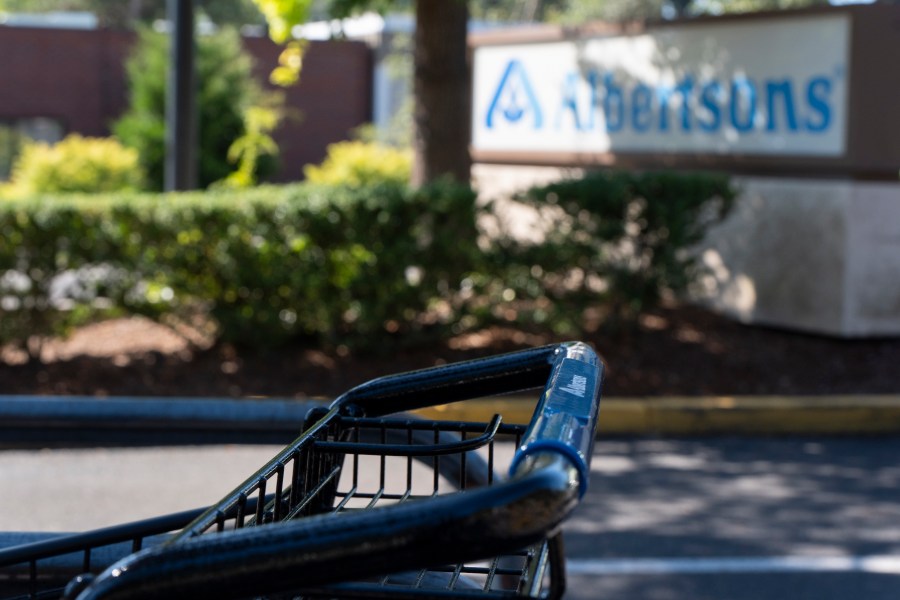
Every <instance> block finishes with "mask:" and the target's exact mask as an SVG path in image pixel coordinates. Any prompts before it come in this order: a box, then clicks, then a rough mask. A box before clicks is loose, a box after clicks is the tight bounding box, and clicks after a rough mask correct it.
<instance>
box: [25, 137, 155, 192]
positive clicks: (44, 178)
mask: <svg viewBox="0 0 900 600" xmlns="http://www.w3.org/2000/svg"><path fill="white" fill-rule="evenodd" d="M142 183H143V175H142V172H141V169H140V166H139V165H138V154H137V152H135V151H134V150H133V149H131V148H126V147H124V146H123V145H122V144H120V143H119V142H118V141H116V140H114V139H112V138H90V137H88V138H85V137H81V136H80V135H78V134H71V135H69V136H67V137H66V138H65V139H64V140H62V141H60V142H59V143H57V144H54V145H53V146H50V145H48V144H45V143H42V142H29V143H26V144H25V145H24V146H23V148H22V151H21V153H20V154H19V156H18V158H17V159H16V161H15V163H14V165H13V170H12V180H11V182H10V184H9V186H8V187H7V195H8V196H17V197H26V196H33V195H36V194H58V193H66V192H85V193H89V192H90V193H93V192H116V191H135V190H137V189H139V188H140V186H141V184H142Z"/></svg>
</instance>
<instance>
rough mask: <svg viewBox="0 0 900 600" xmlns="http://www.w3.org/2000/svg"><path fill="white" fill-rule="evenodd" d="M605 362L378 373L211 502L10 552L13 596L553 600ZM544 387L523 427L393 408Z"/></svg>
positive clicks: (546, 354)
mask: <svg viewBox="0 0 900 600" xmlns="http://www.w3.org/2000/svg"><path fill="white" fill-rule="evenodd" d="M601 371H602V369H601V364H600V361H599V360H598V358H597V356H596V354H595V353H594V352H593V351H592V350H591V349H590V348H589V347H588V346H586V345H584V344H581V343H577V342H576V343H569V344H561V345H553V346H546V347H543V348H536V349H531V350H525V351H521V352H515V353H510V354H505V355H499V356H494V357H490V358H486V359H479V360H474V361H466V362H461V363H456V364H452V365H446V366H441V367H435V368H431V369H424V370H421V371H414V372H410V373H403V374H399V375H392V376H388V377H383V378H380V379H376V380H373V381H371V382H369V383H366V384H363V385H361V386H359V387H357V388H354V389H352V390H350V391H349V392H347V393H346V394H344V395H342V396H341V397H339V398H338V399H337V400H335V402H334V403H332V404H331V406H330V407H328V408H322V409H317V410H314V411H313V412H311V413H310V415H309V417H308V419H307V424H306V427H305V428H304V431H303V433H302V434H301V435H300V437H299V438H297V439H296V440H295V441H294V442H293V443H291V444H290V445H288V446H287V447H286V448H284V449H283V450H282V451H281V452H280V453H278V455H277V456H275V457H274V458H273V459H272V460H271V461H269V462H268V463H267V464H266V465H264V466H263V467H262V468H261V469H259V470H258V471H257V472H256V473H254V474H253V475H251V476H250V477H249V478H248V479H247V480H246V481H245V482H244V483H243V484H241V485H240V486H238V487H237V488H236V489H235V490H233V491H232V492H231V493H230V494H228V495H227V496H226V497H224V498H223V499H222V500H220V501H219V502H217V503H216V504H214V505H212V506H211V507H209V508H208V509H205V510H197V511H187V512H184V513H178V514H175V515H167V516H162V517H158V518H156V519H150V520H146V521H141V522H138V523H131V524H125V525H120V526H116V527H111V528H107V529H103V530H97V531H92V532H87V533H82V534H74V535H69V536H63V537H59V538H54V539H49V540H43V541H39V542H36V543H32V544H26V545H21V546H17V547H13V548H9V549H5V550H0V598H23V599H24V598H59V597H60V596H61V595H63V596H64V597H65V598H78V599H79V600H92V599H99V598H134V599H136V598H206V597H210V598H212V597H215V598H260V597H265V598H273V599H274V598H404V597H410V598H413V597H414V598H469V597H476V596H477V597H487V598H509V597H530V598H546V597H553V598H558V597H560V596H561V595H562V593H563V591H564V589H565V569H564V558H563V553H562V544H561V536H560V534H559V527H560V525H561V523H562V521H563V520H564V519H565V518H566V516H567V515H568V514H569V513H570V512H571V511H572V510H573V509H574V508H575V506H577V504H578V501H579V500H580V498H581V497H582V496H583V495H584V493H585V491H586V489H587V483H588V475H589V471H590V468H589V463H590V458H591V450H592V446H593V439H594V433H595V429H596V424H597V415H598V411H599V393H600V380H601ZM541 386H543V388H544V392H543V394H542V395H541V398H540V400H539V402H538V404H537V407H536V409H535V413H534V416H533V418H532V420H531V423H530V424H527V425H510V424H504V423H503V422H502V417H501V416H500V415H496V416H495V417H494V418H493V419H492V420H491V421H490V422H489V423H462V422H447V421H430V420H421V419H416V418H413V417H409V416H406V415H403V414H398V413H403V411H409V410H414V409H417V408H424V407H427V406H432V405H438V404H445V403H448V402H455V401H460V400H466V399H470V398H475V397H484V396H490V395H496V394H500V393H509V392H515V391H520V390H524V389H530V388H535V387H541ZM501 466H503V467H505V472H504V471H501ZM73 576H75V578H74V579H72V577H73ZM70 580H71V581H70ZM67 582H69V583H68V586H67ZM63 588H65V592H64V593H63Z"/></svg>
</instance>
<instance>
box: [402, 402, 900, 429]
mask: <svg viewBox="0 0 900 600" xmlns="http://www.w3.org/2000/svg"><path fill="white" fill-rule="evenodd" d="M535 403H536V397H530V398H529V397H515V398H513V397H505V398H496V399H494V398H491V399H482V400H471V401H468V402H460V403H457V404H447V405H443V406H437V407H434V408H429V409H423V410H421V411H417V412H418V413H419V414H421V415H423V416H426V417H427V418H434V419H446V420H459V421H487V420H489V419H490V418H491V417H492V416H493V415H494V414H495V413H499V414H501V415H503V420H504V422H507V423H527V422H529V421H530V420H531V415H532V412H533V411H534V406H535ZM898 433H900V396H866V395H860V396H790V397H788V396H721V397H666V398H604V399H603V400H602V401H601V403H600V427H599V435H601V436H603V435H625V434H629V435H673V436H677V435H687V436H689V435H887V434H898Z"/></svg>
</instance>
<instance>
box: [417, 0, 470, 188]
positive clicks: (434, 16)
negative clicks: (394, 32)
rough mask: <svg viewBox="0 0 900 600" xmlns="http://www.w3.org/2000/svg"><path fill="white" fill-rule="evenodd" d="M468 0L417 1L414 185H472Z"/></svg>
mask: <svg viewBox="0 0 900 600" xmlns="http://www.w3.org/2000/svg"><path fill="white" fill-rule="evenodd" d="M468 17H469V10H468V6H467V4H466V0H416V34H415V69H414V72H413V80H414V82H413V89H414V92H415V112H414V123H415V131H414V134H413V150H414V153H415V158H414V161H413V175H412V178H413V181H412V183H413V185H416V186H418V185H422V184H425V183H428V182H431V181H434V180H435V179H438V178H440V177H442V176H445V175H449V176H451V177H453V178H454V179H456V180H457V181H459V182H461V183H468V182H469V176H470V171H471V164H472V163H471V159H470V157H469V128H470V119H469V110H470V109H469V104H470V99H469V67H468V59H467V52H466V25H467V22H468Z"/></svg>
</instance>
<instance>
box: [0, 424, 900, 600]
mask: <svg viewBox="0 0 900 600" xmlns="http://www.w3.org/2000/svg"><path fill="white" fill-rule="evenodd" d="M276 450H277V449H276V448H274V447H271V446H212V447H187V448H185V447H176V448H143V449H89V450H43V451H7V452H0V486H2V488H0V489H3V490H6V493H5V494H4V499H3V500H2V501H0V530H3V531H12V530H19V531H21V530H30V531H39V530H40V531H62V530H75V529H82V528H94V527H101V526H104V525H109V524H115V523H119V522H123V521H127V520H131V519H137V518H143V517H147V516H153V515H157V514H162V513H166V512H172V511H176V510H181V509H185V508H193V507H197V506H201V505H204V504H208V503H209V502H210V501H212V500H215V499H216V498H218V497H219V496H220V495H222V494H223V493H224V492H226V491H228V490H229V489H230V488H231V487H233V486H234V485H236V484H237V483H239V482H240V481H242V480H243V479H244V478H245V477H246V476H247V475H249V474H250V473H252V472H253V471H254V470H255V468H256V467H258V466H260V465H261V464H262V463H263V462H265V461H266V460H267V459H268V458H270V457H271V456H272V455H273V454H274V452H275V451H276ZM898 456H900V439H898V438H892V437H886V438H859V439H854V438H768V439H767V438H706V439H704V438H699V439H697V438H695V439H682V440H671V439H645V438H621V439H615V440H601V441H598V443H597V445H596V447H595V454H594V461H593V465H592V481H591V490H590V492H589V494H588V495H587V496H586V497H585V501H584V502H583V504H582V506H581V507H579V509H578V510H577V512H576V513H575V514H574V515H573V517H572V518H571V519H570V520H569V522H568V523H567V525H566V553H567V556H568V559H569V560H568V572H569V592H568V593H567V597H568V598H585V599H587V598H608V599H620V598H621V599H625V598H628V599H634V598H641V599H646V600H657V599H658V600H670V599H671V600H675V599H681V598H684V599H688V598H690V599H694V600H697V599H722V600H724V599H744V598H747V599H749V598H769V599H785V600H787V599H791V600H796V599H802V598H810V599H813V598H815V599H817V600H819V599H830V598H834V599H837V598H866V599H876V600H877V599H882V598H883V599H888V598H890V599H892V600H893V599H894V598H897V597H900V462H898V460H897V457H898ZM10 490H15V491H14V492H13V493H10Z"/></svg>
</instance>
